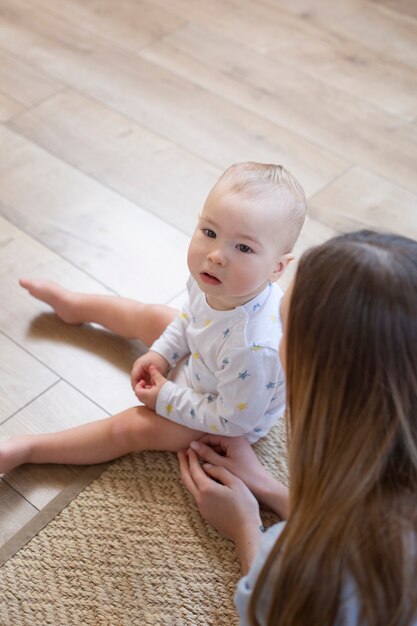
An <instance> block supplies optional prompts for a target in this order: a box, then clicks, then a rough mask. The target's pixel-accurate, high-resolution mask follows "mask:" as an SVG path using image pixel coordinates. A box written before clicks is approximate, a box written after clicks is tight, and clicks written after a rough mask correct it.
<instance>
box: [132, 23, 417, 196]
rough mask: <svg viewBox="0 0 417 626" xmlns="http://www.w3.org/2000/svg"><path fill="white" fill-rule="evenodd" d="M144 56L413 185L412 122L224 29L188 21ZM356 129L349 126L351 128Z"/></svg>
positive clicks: (415, 136) (416, 152)
mask: <svg viewBox="0 0 417 626" xmlns="http://www.w3.org/2000/svg"><path fill="white" fill-rule="evenodd" d="M141 56H143V57H146V58H147V59H148V60H150V61H152V62H153V63H155V64H159V65H160V66H162V67H164V69H165V70H167V71H170V72H172V73H174V72H175V73H176V74H177V75H179V76H181V77H182V78H186V79H187V80H188V81H190V82H191V81H193V82H195V83H197V84H199V85H201V86H203V85H204V87H205V88H206V89H210V90H213V91H216V90H219V89H220V85H221V89H222V95H223V97H224V98H227V99H229V100H231V101H232V102H235V103H237V102H239V104H240V105H243V106H245V108H247V109H251V110H252V111H256V112H257V114H258V115H262V116H263V117H264V118H266V119H269V120H270V121H272V122H274V121H276V120H277V119H279V121H280V124H282V126H285V127H286V128H287V129H289V130H291V131H293V132H294V133H298V134H299V135H301V136H303V137H304V138H307V139H308V140H309V141H312V142H314V143H316V144H317V145H319V146H321V147H323V148H326V149H327V150H332V151H333V152H334V153H336V154H337V155H338V156H339V157H341V158H342V157H344V158H348V159H349V160H351V161H353V162H355V163H358V164H360V165H362V166H366V167H367V168H369V169H372V170H374V171H375V172H376V173H378V174H380V175H383V176H387V177H389V178H392V179H393V180H395V181H396V182H397V183H399V184H401V185H404V186H406V187H408V188H409V189H410V190H411V191H415V190H417V178H416V176H415V168H414V163H415V160H416V156H417V148H416V146H417V133H416V131H415V128H414V126H413V125H411V124H408V123H407V122H405V121H404V120H400V119H399V118H398V117H396V116H393V115H390V114H388V113H386V112H385V111H381V110H380V109H377V108H376V107H374V106H372V105H370V104H368V103H366V102H364V101H362V100H360V99H358V98H356V97H355V96H354V95H347V94H346V93H344V92H342V91H340V90H337V89H334V88H332V87H331V86H329V85H325V84H323V83H321V82H319V81H317V80H315V79H313V78H312V77H310V76H307V75H305V74H303V73H302V72H300V71H297V70H295V69H294V68H290V67H287V66H286V65H283V64H279V63H277V62H276V61H272V60H270V59H268V58H266V57H265V56H264V55H260V54H259V53H256V52H255V51H251V52H250V54H248V55H242V48H241V46H240V45H238V44H236V43H235V42H232V41H231V40H230V39H228V40H226V39H225V38H224V37H221V36H218V35H216V34H213V33H208V31H206V32H205V34H204V37H202V31H201V30H198V29H196V27H192V26H190V27H187V28H186V29H181V31H177V32H176V33H175V34H174V35H171V36H169V37H167V38H166V39H165V40H164V41H163V42H158V43H157V44H155V45H153V46H151V47H149V48H147V49H146V50H143V51H142V52H141ZM352 129H354V132H352Z"/></svg>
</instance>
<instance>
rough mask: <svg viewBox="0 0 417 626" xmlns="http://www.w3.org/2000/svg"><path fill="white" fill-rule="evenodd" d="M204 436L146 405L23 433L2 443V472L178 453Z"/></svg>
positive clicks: (0, 463) (0, 445)
mask: <svg viewBox="0 0 417 626" xmlns="http://www.w3.org/2000/svg"><path fill="white" fill-rule="evenodd" d="M202 435H203V433H202V432H200V431H198V430H191V429H190V428H186V427H185V426H181V425H180V424H176V423H175V422H171V421H170V420H167V419H165V418H163V417H160V416H159V415H156V413H154V412H153V411H151V410H150V409H148V408H146V407H145V406H136V407H132V408H131V409H127V410H126V411H123V412H122V413H118V414H117V415H113V416H112V417H108V418H105V419H102V420H98V421H95V422H89V423H88V424H84V425H83V426H77V427H76V428H70V429H69V430H64V431H61V432H57V433H47V434H42V435H21V436H16V437H13V438H12V439H10V440H9V441H7V442H4V443H0V473H2V472H8V471H10V470H11V469H13V468H14V467H16V466H17V465H22V464H23V463H68V464H74V465H91V464H94V463H102V462H104V461H110V460H112V459H116V458H118V457H120V456H123V455H124V454H128V453H129V452H138V451H141V450H166V451H172V452H178V451H179V450H181V449H183V448H186V447H188V445H189V444H190V443H191V441H193V440H194V439H198V438H199V437H201V436H202Z"/></svg>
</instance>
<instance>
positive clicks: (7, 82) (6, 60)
mask: <svg viewBox="0 0 417 626" xmlns="http://www.w3.org/2000/svg"><path fill="white" fill-rule="evenodd" d="M62 88H63V85H62V84H61V83H60V82H58V81H57V80H55V79H52V78H49V77H47V76H45V75H44V74H42V72H39V71H38V70H35V69H33V68H31V67H30V66H29V65H27V64H26V63H22V61H19V60H18V59H16V58H14V57H13V56H12V55H9V54H6V53H5V52H2V51H0V91H1V92H2V93H3V94H6V95H8V96H9V97H10V98H13V99H14V100H15V101H16V102H17V103H18V104H19V105H20V106H19V110H22V109H23V108H27V107H31V106H33V105H34V104H38V103H39V102H41V101H42V100H45V98H48V97H49V96H52V95H53V94H55V93H58V91H60V90H61V89H62ZM16 112H18V111H16Z"/></svg>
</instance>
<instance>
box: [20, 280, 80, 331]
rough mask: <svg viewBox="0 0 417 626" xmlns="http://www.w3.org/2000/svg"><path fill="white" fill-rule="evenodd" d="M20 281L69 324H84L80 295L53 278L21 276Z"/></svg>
mask: <svg viewBox="0 0 417 626" xmlns="http://www.w3.org/2000/svg"><path fill="white" fill-rule="evenodd" d="M19 283H20V285H21V286H22V287H24V289H27V290H28V292H29V293H30V294H31V295H32V296H34V297H35V298H38V300H42V301H43V302H46V303H47V304H49V305H50V306H51V307H52V308H53V309H54V311H55V313H56V314H57V315H58V317H59V318H60V319H61V320H63V321H64V322H66V323H67V324H82V323H83V322H84V320H83V319H82V317H81V316H80V314H79V312H78V311H77V308H78V302H79V295H78V294H77V293H74V292H73V291H69V290H68V289H64V287H61V286H60V285H58V284H57V283H54V282H53V281H51V280H27V279H26V278H21V279H20V280H19Z"/></svg>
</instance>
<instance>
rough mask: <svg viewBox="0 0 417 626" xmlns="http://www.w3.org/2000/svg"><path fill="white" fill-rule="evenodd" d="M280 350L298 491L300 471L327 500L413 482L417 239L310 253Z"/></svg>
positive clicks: (362, 235) (343, 239)
mask: <svg viewBox="0 0 417 626" xmlns="http://www.w3.org/2000/svg"><path fill="white" fill-rule="evenodd" d="M286 346H287V347H286V369H287V390H288V408H289V417H290V420H291V436H290V441H291V445H290V465H291V467H290V474H291V480H292V484H293V486H294V488H295V490H296V492H297V493H298V492H299V489H303V490H304V489H305V488H308V485H306V476H305V475H303V473H306V474H308V475H309V476H310V477H311V480H312V481H314V480H319V481H321V480H325V481H326V483H327V485H328V486H327V497H329V498H335V497H336V498H337V497H338V494H340V496H341V497H344V498H346V497H348V498H349V497H352V498H353V499H354V498H355V497H364V496H365V495H366V494H367V493H369V492H370V490H372V489H373V488H376V487H377V485H379V487H380V488H383V489H390V488H393V489H396V488H397V487H398V485H399V484H400V483H401V485H403V486H404V487H406V486H407V485H408V486H409V487H410V488H411V487H414V488H416V487H417V484H416V480H417V242H415V241H413V240H410V239H407V238H405V237H400V236H396V235H383V234H377V233H372V232H369V231H361V232H358V233H352V234H348V235H344V236H340V237H336V238H334V239H332V240H330V241H328V242H327V243H325V244H323V245H321V246H318V247H316V248H313V249H311V250H309V251H307V252H306V253H305V254H304V255H303V257H302V259H301V261H300V264H299V268H298V271H297V275H296V279H295V283H294V287H293V291H292V296H291V302H290V305H289V315H288V324H287V338H286ZM300 457H302V458H303V463H302V464H300V463H299V462H298V460H299V458H300ZM304 464H307V465H308V469H307V468H305V466H304ZM336 468H337V471H336ZM306 469H307V471H306V472H304V470H306ZM299 481H301V482H302V483H303V484H302V485H299V484H298V483H299ZM352 481H354V483H355V484H352ZM307 482H308V483H309V482H310V480H308V481H307ZM329 483H334V484H333V488H334V492H332V490H331V489H330V484H329ZM342 484H346V488H347V489H349V493H347V494H343V489H342ZM310 488H311V485H310ZM299 495H300V494H299V493H298V496H299ZM323 495H324V494H323ZM298 496H297V495H296V494H294V497H296V498H297V499H298Z"/></svg>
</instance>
